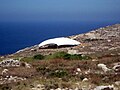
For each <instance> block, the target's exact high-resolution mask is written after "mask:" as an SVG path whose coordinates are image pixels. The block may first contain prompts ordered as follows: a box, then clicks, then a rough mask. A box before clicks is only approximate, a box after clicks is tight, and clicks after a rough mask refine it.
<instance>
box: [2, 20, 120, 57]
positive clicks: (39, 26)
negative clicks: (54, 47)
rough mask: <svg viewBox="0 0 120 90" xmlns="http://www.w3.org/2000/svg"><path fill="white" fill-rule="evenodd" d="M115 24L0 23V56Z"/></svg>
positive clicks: (78, 22) (71, 22)
mask: <svg viewBox="0 0 120 90" xmlns="http://www.w3.org/2000/svg"><path fill="white" fill-rule="evenodd" d="M116 23H118V22H115V21H113V22H92V21H91V22H87V21H86V22H80V21H69V22H67V21H64V22H62V21H59V22H57V21H56V22H49V21H48V22H0V56H1V55H8V54H12V53H15V52H16V51H18V50H20V49H24V48H26V47H30V46H33V45H36V44H39V43H41V42H42V41H44V40H46V39H49V38H55V37H66V36H71V35H76V34H81V33H86V32H89V31H91V30H95V29H97V28H100V27H104V26H108V25H112V24H116Z"/></svg>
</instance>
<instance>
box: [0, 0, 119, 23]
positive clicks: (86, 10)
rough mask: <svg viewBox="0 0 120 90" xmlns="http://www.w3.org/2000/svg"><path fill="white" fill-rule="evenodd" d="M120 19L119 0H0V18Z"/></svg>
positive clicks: (18, 19)
mask: <svg viewBox="0 0 120 90" xmlns="http://www.w3.org/2000/svg"><path fill="white" fill-rule="evenodd" d="M12 21H15V22H21V21H22V22H26V21H29V22H30V21H32V22H33V21H35V22H39V21H120V0H0V22H12Z"/></svg>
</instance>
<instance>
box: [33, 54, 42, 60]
mask: <svg viewBox="0 0 120 90" xmlns="http://www.w3.org/2000/svg"><path fill="white" fill-rule="evenodd" d="M33 58H34V59H39V60H43V59H44V56H43V55H41V54H37V55H34V56H33Z"/></svg>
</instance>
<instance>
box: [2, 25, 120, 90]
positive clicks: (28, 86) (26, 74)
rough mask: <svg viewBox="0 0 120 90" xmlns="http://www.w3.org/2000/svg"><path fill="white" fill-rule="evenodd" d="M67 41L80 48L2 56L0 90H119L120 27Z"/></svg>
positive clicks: (36, 49) (34, 49) (27, 50)
mask: <svg viewBox="0 0 120 90" xmlns="http://www.w3.org/2000/svg"><path fill="white" fill-rule="evenodd" d="M69 38H71V39H75V40H77V41H79V42H81V44H80V45H79V46H75V47H66V48H65V47H63V48H55V49H39V47H38V45H35V46H32V47H28V48H25V49H23V50H19V51H18V52H16V53H14V54H11V55H5V56H1V57H0V90H120V24H115V25H112V26H106V27H103V28H99V29H96V30H93V31H91V32H88V33H84V34H79V35H73V36H69ZM56 52H57V54H56Z"/></svg>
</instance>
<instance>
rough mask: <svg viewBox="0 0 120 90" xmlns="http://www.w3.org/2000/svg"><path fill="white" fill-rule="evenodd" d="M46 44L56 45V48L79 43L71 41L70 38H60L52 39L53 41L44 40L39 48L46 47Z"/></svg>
mask: <svg viewBox="0 0 120 90" xmlns="http://www.w3.org/2000/svg"><path fill="white" fill-rule="evenodd" d="M48 44H57V45H58V46H61V45H79V44H80V42H78V41H76V40H72V39H70V38H65V37H60V38H53V39H48V40H45V41H43V42H42V43H40V44H39V47H41V46H44V45H48Z"/></svg>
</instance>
